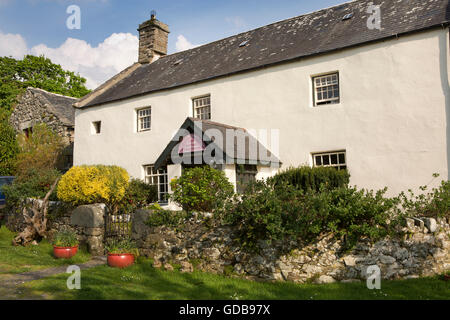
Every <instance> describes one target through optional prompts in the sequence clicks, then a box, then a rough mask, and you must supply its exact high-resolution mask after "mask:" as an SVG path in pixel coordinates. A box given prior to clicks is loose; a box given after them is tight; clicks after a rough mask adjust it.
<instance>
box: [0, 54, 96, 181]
mask: <svg viewBox="0 0 450 320" xmlns="http://www.w3.org/2000/svg"><path fill="white" fill-rule="evenodd" d="M85 85H86V79H84V78H82V77H81V76H80V75H78V74H75V73H73V72H71V71H66V70H64V69H63V68H62V67H61V66H60V65H58V64H54V63H52V62H51V60H50V59H47V58H45V57H44V56H40V57H35V56H32V55H27V56H25V57H24V59H23V60H16V59H14V58H11V57H0V175H12V174H14V167H15V164H14V162H15V155H16V154H17V144H16V142H15V137H14V136H15V135H14V134H13V132H14V131H13V130H12V128H11V127H10V126H9V125H8V119H9V116H10V115H11V112H12V111H13V108H14V105H15V104H16V103H17V101H18V98H19V96H20V95H21V94H23V93H24V92H25V89H26V88H27V87H34V88H40V89H44V90H46V91H49V92H53V93H59V94H63V95H66V96H71V97H75V98H80V97H82V96H84V95H86V94H88V93H89V90H88V89H87V88H86V86H85Z"/></svg>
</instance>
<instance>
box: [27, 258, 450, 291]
mask: <svg viewBox="0 0 450 320" xmlns="http://www.w3.org/2000/svg"><path fill="white" fill-rule="evenodd" d="M67 277H68V275H60V276H57V277H52V278H48V279H43V280H39V281H34V282H31V283H29V284H27V285H26V286H25V291H24V292H25V295H39V294H41V295H42V294H45V295H48V296H49V297H50V298H53V299H76V300H104V299H106V300H129V299H132V300H147V299H148V300H175V299H176V300H185V299H192V300H232V299H236V298H237V299H242V300H272V299H285V300H334V299H344V300H347V299H348V300H373V299H449V298H450V296H449V292H450V283H449V282H448V281H447V282H446V281H442V280H439V279H438V278H424V279H412V280H400V281H384V282H382V289H381V290H369V289H367V287H366V284H365V283H346V284H343V283H334V284H327V285H314V284H302V285H299V284H294V283H287V282H274V283H268V282H265V283H264V282H253V281H247V280H242V279H235V278H227V277H224V276H218V275H213V274H207V273H201V272H194V273H179V272H178V271H173V272H170V271H161V270H158V269H154V268H153V267H152V266H151V264H150V263H148V262H144V263H139V264H136V265H134V266H132V267H130V268H127V269H123V270H120V269H113V268H109V267H107V266H100V267H96V268H93V269H90V270H85V271H82V274H81V290H68V289H67V287H66V280H67Z"/></svg>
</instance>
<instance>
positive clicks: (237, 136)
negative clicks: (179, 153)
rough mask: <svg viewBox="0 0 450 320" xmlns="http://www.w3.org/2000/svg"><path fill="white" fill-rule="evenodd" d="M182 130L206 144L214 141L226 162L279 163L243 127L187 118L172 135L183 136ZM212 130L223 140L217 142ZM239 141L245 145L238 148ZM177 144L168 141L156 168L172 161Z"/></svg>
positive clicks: (176, 142)
mask: <svg viewBox="0 0 450 320" xmlns="http://www.w3.org/2000/svg"><path fill="white" fill-rule="evenodd" d="M184 130H187V131H188V132H190V133H194V134H195V135H197V136H198V137H199V138H201V139H202V141H204V142H205V143H206V145H208V144H210V143H216V144H217V147H218V149H216V150H221V151H222V152H223V158H222V159H223V160H224V161H226V162H227V163H236V162H237V161H238V160H241V161H243V162H245V163H246V164H259V165H263V166H270V165H278V166H279V165H281V162H280V160H279V159H278V158H277V157H276V156H275V155H273V154H272V153H271V152H270V151H269V150H267V148H266V147H264V146H263V145H262V144H261V143H260V142H259V141H258V140H257V139H256V138H255V137H253V136H252V135H251V134H250V133H249V132H247V130H246V129H244V128H239V127H234V126H230V125H226V124H222V123H218V122H214V121H210V120H200V119H195V118H187V119H186V121H185V122H184V123H183V124H182V126H181V128H180V130H179V131H178V132H177V133H176V134H175V136H174V137H184V136H185V134H183V133H185V132H186V131H184ZM212 130H217V131H218V132H220V133H221V135H222V137H223V141H221V143H220V144H219V143H218V142H219V141H220V139H218V138H213V133H214V131H212ZM227 130H232V131H231V132H230V134H233V138H234V139H233V141H228V140H227V138H229V137H231V135H227ZM217 131H216V132H217ZM211 138H213V139H214V141H211ZM180 140H181V139H180ZM239 141H245V145H244V146H242V145H241V146H240V148H238V144H239ZM178 144H179V141H178V140H177V141H175V140H173V141H170V142H169V144H168V145H167V147H166V148H165V149H164V151H163V152H162V153H161V155H160V156H159V158H158V159H157V160H156V162H155V168H156V169H159V168H160V167H161V166H164V165H167V164H172V163H173V162H172V159H171V154H172V150H173V148H176V147H177V145H178ZM228 144H230V145H231V144H232V145H233V148H232V150H230V149H228V148H227V147H226V146H227V145H228ZM251 146H256V149H254V152H250V147H251ZM261 155H263V157H261ZM241 164H243V163H241Z"/></svg>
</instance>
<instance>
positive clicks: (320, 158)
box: [316, 156, 322, 166]
mask: <svg viewBox="0 0 450 320" xmlns="http://www.w3.org/2000/svg"><path fill="white" fill-rule="evenodd" d="M316 165H317V166H321V165H322V157H321V156H316Z"/></svg>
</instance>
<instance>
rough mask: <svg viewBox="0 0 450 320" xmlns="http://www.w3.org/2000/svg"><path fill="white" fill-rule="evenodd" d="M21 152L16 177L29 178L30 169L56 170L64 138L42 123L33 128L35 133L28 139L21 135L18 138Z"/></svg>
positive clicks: (18, 157) (23, 134)
mask: <svg viewBox="0 0 450 320" xmlns="http://www.w3.org/2000/svg"><path fill="white" fill-rule="evenodd" d="M17 141H18V144H19V150H20V152H19V153H18V155H17V161H16V166H17V168H16V176H17V177H23V178H25V179H26V178H27V175H28V171H29V170H30V169H35V170H47V169H49V168H56V164H57V162H58V158H59V157H60V155H61V152H62V150H63V147H64V144H63V140H62V137H61V136H59V135H58V134H57V133H56V132H54V131H53V130H52V129H51V128H49V127H48V126H47V125H46V124H44V123H41V124H38V125H36V126H34V127H33V133H32V134H31V135H30V136H29V137H27V136H26V135H25V133H21V134H20V135H19V136H18V137H17Z"/></svg>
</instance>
